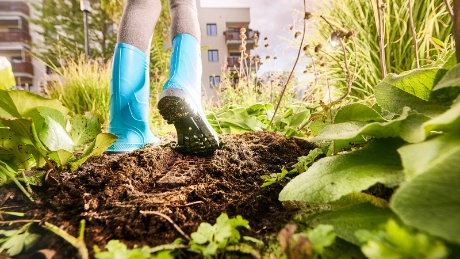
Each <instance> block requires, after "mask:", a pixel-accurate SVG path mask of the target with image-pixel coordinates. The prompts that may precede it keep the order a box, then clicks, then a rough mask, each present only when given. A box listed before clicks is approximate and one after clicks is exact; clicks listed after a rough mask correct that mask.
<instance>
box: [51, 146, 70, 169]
mask: <svg viewBox="0 0 460 259" xmlns="http://www.w3.org/2000/svg"><path fill="white" fill-rule="evenodd" d="M48 157H49V158H51V159H52V160H53V161H54V162H56V164H57V166H58V167H59V168H62V167H63V166H65V165H67V164H68V163H69V162H70V161H72V160H73V159H75V157H74V155H73V153H72V152H69V151H67V150H64V149H60V150H57V151H53V152H51V153H50V154H49V155H48Z"/></svg>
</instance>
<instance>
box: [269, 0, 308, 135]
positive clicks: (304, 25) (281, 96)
mask: <svg viewBox="0 0 460 259" xmlns="http://www.w3.org/2000/svg"><path fill="white" fill-rule="evenodd" d="M303 8H304V13H306V12H307V3H306V0H303ZM306 23H307V17H304V19H303V33H302V40H301V41H300V45H299V52H298V53H297V58H296V60H295V63H294V66H293V67H292V70H291V73H290V74H289V77H288V79H287V80H286V83H285V84H284V87H283V91H282V92H281V95H280V99H279V100H278V103H277V104H276V108H275V112H274V113H273V117H272V119H271V120H270V124H268V128H270V126H271V125H272V123H273V120H274V119H275V115H276V112H278V109H279V107H280V104H281V101H282V100H283V97H284V93H285V92H286V88H287V86H288V84H289V81H291V77H292V74H293V73H294V70H295V67H296V66H297V63H298V62H299V58H300V53H301V51H302V48H303V47H302V46H303V41H304V39H305V31H306V28H307V25H306Z"/></svg>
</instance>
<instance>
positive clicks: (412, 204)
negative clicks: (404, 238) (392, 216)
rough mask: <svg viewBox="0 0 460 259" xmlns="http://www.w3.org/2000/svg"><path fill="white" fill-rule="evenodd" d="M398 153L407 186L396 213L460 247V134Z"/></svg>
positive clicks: (400, 194) (397, 197) (398, 195)
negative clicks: (459, 165)
mask: <svg viewBox="0 0 460 259" xmlns="http://www.w3.org/2000/svg"><path fill="white" fill-rule="evenodd" d="M459 111H460V110H459ZM459 129H460V128H459ZM398 152H399V153H400V154H401V158H402V160H403V164H404V168H405V174H406V183H405V184H403V185H402V186H401V187H400V188H399V189H398V190H397V191H396V193H395V194H394V196H393V198H392V200H391V207H392V208H393V210H394V211H395V212H396V213H397V214H398V215H399V216H400V217H401V219H402V220H403V221H404V222H405V223H406V224H408V225H410V226H413V227H416V228H417V229H421V230H423V231H426V232H427V233H430V234H432V235H435V236H439V237H442V238H444V239H445V240H448V241H450V242H453V243H456V244H460V224H459V221H460V206H459V204H460V196H459V195H458V190H459V187H460V174H459V173H458V164H459V163H460V137H459V135H458V132H452V133H448V134H444V135H441V136H437V137H435V138H432V139H430V140H428V141H425V142H422V143H419V144H413V145H407V146H404V147H402V148H400V149H399V150H398Z"/></svg>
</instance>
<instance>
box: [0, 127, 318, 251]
mask: <svg viewBox="0 0 460 259" xmlns="http://www.w3.org/2000/svg"><path fill="white" fill-rule="evenodd" d="M220 139H221V142H223V143H225V144H224V146H223V147H222V148H221V149H219V150H217V151H216V152H215V153H214V154H213V155H211V156H194V155H185V154H181V153H178V152H177V151H175V150H174V149H173V148H171V147H168V146H161V147H149V146H147V147H144V148H142V149H139V150H136V151H134V152H131V153H126V154H116V155H106V154H104V155H101V156H99V157H94V158H91V159H89V160H88V161H87V162H86V163H84V164H83V165H82V166H80V168H79V169H78V170H77V171H75V172H68V171H64V172H60V173H53V174H51V175H50V176H49V177H52V180H53V181H52V182H54V184H52V185H48V186H47V187H46V188H45V187H34V198H35V200H36V201H35V203H32V202H30V201H28V200H27V199H26V198H25V197H24V195H22V194H21V193H20V192H18V191H17V190H14V186H13V185H10V186H8V189H9V191H10V195H9V196H10V197H9V199H7V200H6V202H5V203H4V207H6V208H8V210H9V211H23V212H25V213H26V216H25V217H24V218H25V219H32V218H34V219H39V220H42V222H44V221H47V222H49V223H52V224H54V225H56V226H58V227H60V228H62V229H63V230H65V231H67V232H68V233H69V234H71V235H73V236H78V229H79V223H80V220H82V219H85V220H86V228H85V242H86V245H87V247H88V249H89V250H90V253H91V254H92V253H93V245H97V246H99V247H101V248H102V247H104V245H105V244H106V243H107V242H108V241H109V240H111V239H119V240H120V241H122V242H123V243H125V244H127V245H128V246H129V247H132V246H133V245H135V244H136V245H138V246H143V245H148V246H156V245H161V244H166V243H170V242H173V241H174V240H175V239H176V238H179V237H181V235H180V233H179V232H178V231H177V230H176V229H175V228H174V226H173V225H172V224H171V223H170V222H168V221H167V220H166V219H165V218H163V217H160V216H158V215H155V214H148V212H160V213H162V214H165V215H167V216H168V217H170V218H171V219H172V220H173V221H174V223H175V224H177V225H178V226H179V227H180V228H181V229H182V230H183V231H184V232H185V233H187V234H191V233H192V232H194V231H196V229H197V228H198V226H199V224H200V223H201V222H209V223H211V224H214V223H215V219H216V218H217V217H218V216H219V215H220V214H221V213H222V212H225V213H227V214H228V215H229V216H230V217H235V216H237V215H241V216H243V218H245V219H247V220H248V221H249V223H250V226H251V230H250V231H246V232H244V234H245V235H251V236H255V237H259V238H262V237H264V236H268V235H272V234H275V233H277V232H278V231H279V230H280V229H281V228H282V227H283V226H284V224H285V223H287V221H288V220H289V218H290V216H291V215H292V213H293V212H292V211H286V210H285V209H284V208H283V206H282V204H281V203H280V202H279V201H278V194H279V192H280V191H281V189H282V187H283V186H282V185H283V184H280V183H278V184H274V185H272V186H270V187H267V188H261V187H260V186H261V184H262V183H263V180H262V178H261V176H262V175H269V174H273V173H279V172H280V171H281V169H282V168H283V167H284V168H286V169H288V170H290V169H292V168H293V166H294V164H295V163H296V162H297V158H298V157H300V156H304V155H307V154H308V152H309V151H310V150H311V149H313V148H314V147H315V145H314V144H312V143H309V142H307V141H304V140H300V139H295V138H288V139H286V138H284V137H282V136H279V135H277V134H275V133H270V132H266V131H261V132H253V133H246V134H241V135H221V136H220ZM48 182H49V181H48ZM3 189H5V188H3ZM11 190H14V194H11ZM145 212H147V213H145ZM5 219H8V218H5ZM10 219H12V218H10ZM16 219H17V218H16ZM0 227H2V228H3V227H4V226H0ZM44 248H46V249H52V250H55V251H57V256H55V257H53V258H76V250H75V249H74V248H73V247H71V246H70V245H69V244H68V243H66V242H65V241H63V240H62V239H61V238H60V237H57V236H56V235H52V234H50V233H48V234H46V235H45V236H44V237H43V238H42V240H41V241H40V242H39V244H38V245H37V246H36V247H35V248H34V249H35V251H37V250H39V249H44Z"/></svg>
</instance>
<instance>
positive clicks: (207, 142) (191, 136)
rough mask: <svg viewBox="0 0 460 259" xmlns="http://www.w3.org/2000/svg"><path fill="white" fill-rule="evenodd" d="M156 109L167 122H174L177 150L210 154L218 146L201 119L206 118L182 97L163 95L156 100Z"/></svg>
mask: <svg viewBox="0 0 460 259" xmlns="http://www.w3.org/2000/svg"><path fill="white" fill-rule="evenodd" d="M158 109H159V110H160V114H161V115H162V116H163V118H164V119H165V120H166V121H167V122H168V124H174V127H175V128H176V131H177V144H178V147H177V149H178V150H179V151H182V152H185V153H189V154H212V153H213V152H214V150H216V149H217V148H218V147H219V142H218V140H217V139H216V137H215V136H214V135H213V134H212V133H211V130H210V129H208V126H207V125H206V123H205V122H204V121H203V119H206V118H201V116H200V115H199V113H198V112H197V111H195V110H194V109H193V108H192V107H191V106H190V104H188V103H187V102H186V101H185V100H184V99H182V98H180V97H177V96H165V97H163V98H162V99H161V100H160V101H159V102H158Z"/></svg>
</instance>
